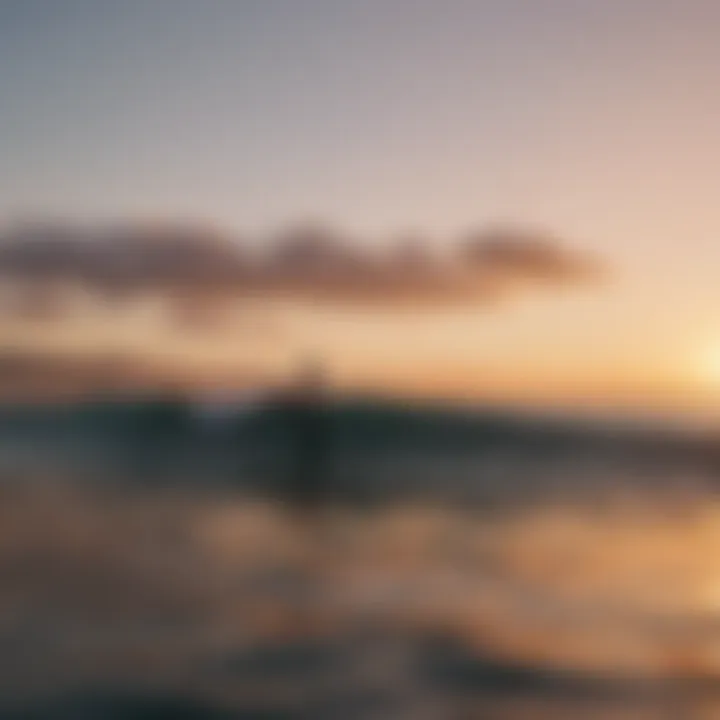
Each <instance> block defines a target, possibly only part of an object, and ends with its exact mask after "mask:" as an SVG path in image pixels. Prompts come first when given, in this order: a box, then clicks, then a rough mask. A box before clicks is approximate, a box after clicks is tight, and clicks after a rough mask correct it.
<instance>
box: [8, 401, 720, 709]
mask: <svg viewBox="0 0 720 720" xmlns="http://www.w3.org/2000/svg"><path fill="white" fill-rule="evenodd" d="M146 410H147V408H141V409H138V408H137V407H135V408H122V409H118V408H110V409H109V408H107V407H103V408H98V407H92V408H89V407H85V408H82V409H77V408H74V409H72V410H63V411H62V412H61V411H59V410H57V411H50V410H43V411H40V410H37V411H34V412H33V413H26V414H25V415H23V414H18V412H17V411H12V412H11V411H8V412H7V413H6V414H5V415H4V416H2V417H1V418H0V468H1V471H2V478H3V483H2V485H0V493H1V495H2V502H1V503H0V655H1V656H2V665H3V673H2V677H0V713H1V716H2V717H23V718H25V717H37V718H45V717H48V718H49V717H53V718H55V717H68V718H77V717H93V718H94V717H98V718H101V717H112V718H115V717H123V718H124V717H128V718H130V717H133V718H136V717H143V718H144V717H158V718H160V717H239V718H425V717H428V718H476V717H477V718H495V717H497V718H509V719H510V720H514V719H515V718H518V719H521V720H523V719H524V718H561V719H562V718H577V717H580V716H584V717H589V718H660V717H662V718H665V717H668V718H669V717H673V718H694V717H698V718H705V717H707V718H713V717H718V716H720V682H718V679H719V678H720V651H719V650H718V648H720V567H719V566H718V563H717V558H718V557H720V502H719V501H718V498H717V497H716V491H715V484H716V479H715V458H714V454H713V452H712V451H713V444H712V442H710V441H709V440H708V439H707V438H706V437H704V438H702V440H701V441H700V440H696V439H688V438H686V437H683V438H682V439H678V438H676V437H674V436H673V437H669V436H664V435H660V434H658V433H656V432H655V433H651V434H649V435H646V434H640V435H632V436H628V435H627V434H626V432H625V431H623V432H619V431H617V432H616V431H614V430H612V429H608V428H607V427H606V426H602V427H599V426H592V427H590V428H587V427H584V426H583V428H582V429H581V431H579V430H578V427H577V426H573V427H570V428H568V427H566V426H562V427H560V426H552V427H550V426H548V424H547V423H544V422H543V423H538V422H537V421H533V422H530V423H528V422H525V421H522V420H518V419H512V418H506V417H504V418H498V417H495V416H493V417H492V418H489V417H486V416H472V417H468V416H465V415H463V416H462V417H458V416H455V415H452V414H450V415H448V414H446V413H438V412H435V411H432V412H430V411H427V410H423V411H419V410H418V409H416V408H412V409H410V408H402V409H397V408H388V407H383V408H380V409H379V408H377V407H373V408H371V409H368V407H363V408H360V409H358V408H353V409H348V408H342V409H336V410H334V413H335V416H334V418H335V419H334V422H333V442H332V447H333V458H334V462H333V465H332V472H331V474H330V480H331V483H330V484H331V485H332V491H331V492H329V494H328V502H327V505H326V506H325V507H324V509H323V511H322V512H321V513H319V514H318V516H317V517H316V518H314V520H313V521H312V522H309V521H307V519H303V518H299V517H298V516H297V515H296V514H294V513H292V512H290V510H289V509H288V507H287V505H286V504H284V503H283V494H282V484H281V482H280V479H281V477H282V471H283V468H284V467H285V465H284V462H285V461H286V460H287V457H286V454H287V452H288V450H287V447H286V446H285V445H284V444H283V440H282V436H281V434H278V432H277V429H278V427H279V425H278V419H277V418H276V417H272V416H264V417H263V418H259V417H254V418H253V417H252V416H248V415H245V416H243V418H241V420H240V421H239V424H237V423H236V424H234V425H233V424H230V425H228V424H220V425H217V426H213V427H212V428H211V430H210V431H209V432H208V428H207V427H205V426H201V427H198V426H196V425H194V424H192V423H191V424H190V425H188V424H185V425H183V424H172V423H171V422H170V420H168V419H167V418H169V417H170V416H169V415H167V414H166V415H164V416H162V417H164V418H165V420H162V421H159V420H158V418H159V417H160V416H159V415H157V416H155V421H154V422H153V423H147V422H144V421H143V418H145V419H147V415H145V412H146ZM123 413H124V414H123ZM133 413H135V414H133ZM138 413H139V415H138ZM143 422H144V424H143ZM173 422H174V421H173ZM139 428H141V429H142V428H144V429H143V430H142V432H140V431H139ZM168 428H173V429H172V430H170V429H168ZM148 446H149V448H150V451H151V452H149V451H148ZM138 449H139V450H140V451H139V452H138Z"/></svg>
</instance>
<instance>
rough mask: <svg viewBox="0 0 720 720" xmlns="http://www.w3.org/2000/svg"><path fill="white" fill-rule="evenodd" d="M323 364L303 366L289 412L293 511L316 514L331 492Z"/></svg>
mask: <svg viewBox="0 0 720 720" xmlns="http://www.w3.org/2000/svg"><path fill="white" fill-rule="evenodd" d="M326 395H327V381H326V375H325V371H324V368H323V365H322V364H321V363H320V362H319V361H317V360H315V359H310V360H308V361H306V362H305V363H304V365H303V366H302V367H301V369H300V372H299V374H298V376H297V379H296V382H295V384H294V386H293V388H292V390H291V393H290V398H289V403H288V405H289V407H288V408H287V411H286V417H287V420H288V426H289V427H288V430H289V439H290V443H289V445H290V447H289V456H288V461H289V478H288V479H289V494H290V503H291V505H292V507H293V509H295V510H297V511H299V512H300V514H301V515H302V516H308V515H314V514H315V512H316V511H318V510H319V509H320V507H321V505H322V504H323V501H324V500H325V499H326V494H327V490H328V473H329V470H330V468H329V451H330V435H329V424H328V420H329V418H328V412H327V411H328V409H327V406H326Z"/></svg>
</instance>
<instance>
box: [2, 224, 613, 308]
mask: <svg viewBox="0 0 720 720" xmlns="http://www.w3.org/2000/svg"><path fill="white" fill-rule="evenodd" d="M370 247H371V245H370V244H368V243H362V242H357V241H353V240H352V239H350V238H348V237H346V236H344V235H343V234H342V233H339V232H337V231H335V230H332V229H330V228H327V227H324V226H321V225H304V226H296V227H291V228H288V229H286V230H284V231H282V232H280V233H278V234H277V236H276V237H275V238H272V239H271V242H269V243H263V242H261V241H259V239H255V242H253V243H252V244H249V245H248V244H243V243H241V242H239V241H238V240H236V239H234V238H232V237H231V236H229V235H227V234H224V233H222V232H220V231H218V230H216V229H214V228H212V227H210V226H203V225H190V224H183V223H174V224H173V223H165V224H156V225H141V224H128V225H125V226H113V227H101V228H74V227H72V226H65V225H60V224H47V225H39V224H37V225H34V226H32V225H31V226H24V227H15V228H10V229H8V230H7V231H6V232H5V233H4V235H2V237H0V277H3V278H5V279H6V280H11V281H20V282H21V283H25V285H26V287H30V288H32V287H36V288H38V296H39V297H40V289H41V288H43V287H49V286H50V285H52V283H60V284H62V283H65V284H78V285H83V286H85V287H86V288H89V289H90V290H91V291H93V292H94V293H96V294H97V295H98V296H99V297H103V298H106V299H113V298H117V297H118V296H119V297H125V296H127V295H132V294H136V293H140V292H159V293H165V294H167V295H169V296H171V297H175V298H176V299H180V298H183V302H184V303H185V304H184V307H185V309H186V310H187V309H188V307H191V306H192V305H193V303H195V302H197V304H198V307H201V306H202V307H203V308H205V310H203V312H201V313H200V316H201V317H206V316H207V312H212V311H211V310H210V311H208V310H207V308H208V307H210V308H211V307H212V305H213V303H214V302H215V303H221V302H225V301H227V300H230V299H235V298H259V299H263V300H264V299H271V300H273V299H279V300H282V299H289V300H293V301H298V300H299V301H308V302H313V303H319V304H323V305H330V306H340V305H360V306H368V307H378V306H380V307H393V306H399V305H409V306H415V305H421V304H423V305H427V304H431V305H438V306H441V305H448V304H458V303H477V304H483V303H487V302H490V301H494V300H497V299H498V298H501V297H503V296H505V295H507V294H509V293H513V294H515V293H518V292H522V291H524V290H530V289H539V288H541V287H543V286H545V287H559V286H565V285H568V284H578V283H587V282H589V281H595V280H596V279H597V278H598V277H599V276H600V275H601V271H602V265H601V263H600V262H599V261H598V260H597V259H595V258H593V257H590V256H589V255H587V254H585V253H583V252H580V251H578V250H573V249H570V248H569V247H567V246H566V245H565V244H563V243H561V242H559V241H558V240H556V239H555V238H553V237H552V236H547V235H545V234H543V233H539V232H536V231H534V230H527V229H523V228H522V227H513V228H510V227H506V228H497V227H496V228H491V229H488V230H482V231H479V232H474V233H472V234H470V235H469V236H467V237H465V238H463V239H461V240H460V241H458V242H455V243H450V244H448V245H447V249H446V251H445V252H443V253H440V252H437V251H432V250H431V244H430V243H429V242H427V241H423V240H422V239H411V240H404V241H398V242H394V243H390V244H389V245H388V244H386V245H385V246H384V249H382V250H379V249H375V250H371V249H370ZM372 247H376V248H377V247H378V244H377V243H375V244H373V245H372ZM251 248H253V249H251ZM259 248H263V250H260V249H259ZM46 295H47V292H46V293H45V295H44V296H43V297H44V298H45V300H44V305H47V302H48V301H47V297H46ZM188 314H189V315H192V312H189V313H188Z"/></svg>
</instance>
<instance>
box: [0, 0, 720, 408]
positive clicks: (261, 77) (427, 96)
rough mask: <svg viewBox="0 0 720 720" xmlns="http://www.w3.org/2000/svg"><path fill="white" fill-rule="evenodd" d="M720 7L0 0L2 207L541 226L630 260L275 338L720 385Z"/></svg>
mask: <svg viewBox="0 0 720 720" xmlns="http://www.w3.org/2000/svg"><path fill="white" fill-rule="evenodd" d="M719 27H720V3H717V2H715V1H714V0H704V1H703V0H684V1H681V0H603V1H602V2H598V1H597V0H445V1H444V2H439V1H438V0H362V2H359V1H358V0H151V1H150V0H122V1H121V2H119V1H117V0H0V129H1V132H0V219H3V220H5V221H14V220H16V219H18V218H19V219H22V218H27V217H30V218H34V217H43V218H49V219H71V220H73V221H81V222H82V221H87V220H91V221H103V222H106V221H107V222H111V221H114V220H118V219H158V218H180V219H193V220H195V219H197V220H202V221H209V222H213V223H217V224H218V225H219V226H220V227H223V228H226V229H228V230H230V231H232V232H237V233H238V234H239V235H243V234H244V233H247V234H249V235H257V234H258V233H262V232H264V231H267V230H269V229H272V228H276V227H277V226H278V225H281V224H283V223H286V222H289V221H294V220H298V219H306V218H313V219H314V218H318V219H321V220H324V221H327V222H329V223H331V224H336V225H338V226H340V227H342V228H345V229H347V230H348V231H349V232H351V233H355V234H357V236H358V237H360V238H365V239H366V240H365V241H367V242H377V243H381V242H383V240H385V239H390V238H393V237H395V236H398V235H399V234H403V233H418V234H419V235H421V236H427V237H429V238H431V239H432V240H433V241H435V242H437V243H438V244H440V245H442V244H443V243H445V242H448V241H449V239H450V238H456V237H457V236H458V235H461V234H462V233H463V232H465V231H467V230H470V229H472V228H475V227H477V226H482V225H483V224H485V223H491V222H498V221H507V222H516V223H521V224H527V225H529V226H533V227H540V228H547V229H548V230H549V231H551V232H553V233H555V234H557V235H558V236H559V237H561V238H562V239H563V240H565V241H567V243H568V244H569V245H572V246H573V247H577V248H580V249H582V250H587V251H589V252H592V253H595V254H597V255H598V256H601V257H602V258H604V259H605V260H606V261H607V262H608V263H609V264H610V265H611V266H612V268H613V271H612V277H611V278H610V279H609V280H608V281H607V282H605V283H603V284H601V285H599V286H597V287H588V288H582V289H578V290H573V291H572V292H570V291H563V292H560V293H556V292H547V293H543V294H539V295H534V294H529V295H528V296H526V297H523V298H519V299H518V300H517V301H514V302H512V303H510V304H509V305H507V306H506V307H505V306H503V307H499V308H487V307H478V308H470V307H468V308H463V310H462V312H459V311H452V312H444V313H440V312H434V313H431V316H427V315H426V316H423V317H413V318H410V319H408V318H403V319H398V318H397V317H395V316H394V315H393V314H392V313H389V312H387V313H383V312H381V313H379V314H376V315H375V316H373V317H369V318H358V317H350V316H347V315H338V316H333V317H326V318H319V317H318V316H317V315H314V316H313V317H312V318H309V319H306V320H300V321H299V322H296V323H294V325H293V328H294V329H293V330H292V332H291V335H290V336H288V337H286V338H285V339H284V340H283V341H282V345H283V348H285V349H286V350H287V349H288V348H292V347H304V346H307V345H311V346H312V347H316V348H321V349H322V350H323V351H324V352H326V353H327V355H328V356H329V357H331V358H333V359H334V362H335V364H336V365H337V367H338V368H340V369H341V370H342V371H343V372H346V373H349V374H357V375H367V376H372V377H383V378H389V377H393V378H404V379H405V380H408V378H411V379H412V380H411V381H410V380H408V382H411V384H412V383H417V384H418V385H419V386H422V384H423V383H427V384H429V385H433V386H435V387H448V388H450V387H451V386H452V388H453V391H454V392H455V391H458V388H460V389H461V390H462V389H463V388H467V391H468V393H469V394H473V393H475V392H478V391H480V390H482V389H485V390H488V389H491V390H492V388H494V390H492V391H493V392H497V394H498V395H500V396H502V395H503V393H506V392H507V393H510V394H513V393H514V394H516V395H518V394H519V395H523V394H524V393H526V394H527V395H528V396H535V395H544V396H548V397H549V396H552V395H553V394H556V395H558V396H560V395H571V396H572V395H575V396H582V395H583V394H584V393H585V392H586V391H587V388H589V387H591V386H592V387H593V388H596V390H594V392H599V393H602V392H605V390H598V389H597V388H613V390H612V392H613V393H615V394H616V395H617V396H618V397H621V396H625V397H627V398H631V397H634V394H637V392H638V383H640V384H645V385H647V387H648V388H649V389H648V390H647V393H646V394H645V399H647V397H648V396H651V395H653V393H655V394H657V395H658V396H661V395H663V393H666V392H667V393H670V394H672V392H674V388H675V387H676V386H677V385H678V384H679V385H681V386H683V387H687V388H689V389H691V390H692V391H693V392H695V393H699V394H700V395H702V396H704V397H705V398H706V400H707V399H708V398H710V399H712V397H713V395H715V396H716V398H717V402H718V403H720V322H718V318H720V283H718V267H720V242H719V240H720V203H718V202H717V197H716V194H717V191H718V188H719V187H720V143H719V142H718V128H717V124H718V117H720V43H718V42H717V40H718V28H719ZM133 328H135V330H133ZM142 328H145V329H144V330H143V329H142ZM4 332H5V336H4V337H5V343H6V344H8V343H10V344H18V343H22V342H26V341H30V340H32V338H30V337H29V335H28V333H25V334H23V333H21V332H19V331H18V329H17V328H12V329H11V328H9V327H6V328H5V329H4ZM28 332H29V331H28ZM123 332H125V333H126V334H128V335H127V336H128V337H129V336H132V337H133V340H132V342H134V343H136V345H137V347H144V348H152V347H153V343H155V344H156V345H157V344H158V339H157V338H158V336H157V333H156V332H155V331H151V330H148V329H147V326H146V325H142V324H141V323H138V324H137V325H132V324H130V329H128V328H125V329H124V330H123ZM133 332H135V335H133ZM63 333H64V334H63ZM94 333H95V334H94ZM110 335H111V333H110V331H109V330H108V328H107V327H105V328H101V329H97V328H95V329H93V327H92V323H86V324H85V325H83V327H82V329H78V328H77V327H74V328H66V329H65V330H63V329H62V328H55V329H54V330H53V337H54V338H56V339H57V342H58V343H65V344H66V345H67V343H68V342H78V343H82V342H84V343H86V344H87V345H92V344H93V343H94V344H95V345H97V344H98V343H100V342H101V338H109V337H110ZM69 337H71V338H72V340H68V338H69ZM108 341H109V340H108ZM172 342H173V343H175V347H176V348H177V352H179V353H183V352H189V351H190V350H189V349H188V348H187V347H185V346H184V345H183V342H182V341H181V340H180V339H176V340H173V341H172ZM251 342H253V341H251V340H248V339H246V338H240V337H238V338H236V339H233V340H227V339H226V340H222V341H219V340H215V341H213V343H214V344H213V343H210V342H206V343H205V345H204V347H203V348H202V349H203V351H204V352H211V353H217V354H219V355H221V356H222V355H225V356H226V357H229V356H231V355H232V356H234V354H237V356H238V357H240V356H242V354H243V352H245V351H247V344H248V343H251ZM170 345H172V343H171V342H170V341H169V340H168V339H167V338H166V339H165V341H164V345H163V347H165V348H167V347H169V346H170ZM443 368H444V369H445V370H442V369H443ZM415 378H417V380H415ZM584 388H585V389H584ZM607 392H608V393H610V392H611V391H610V390H609V389H608V390H607Z"/></svg>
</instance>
